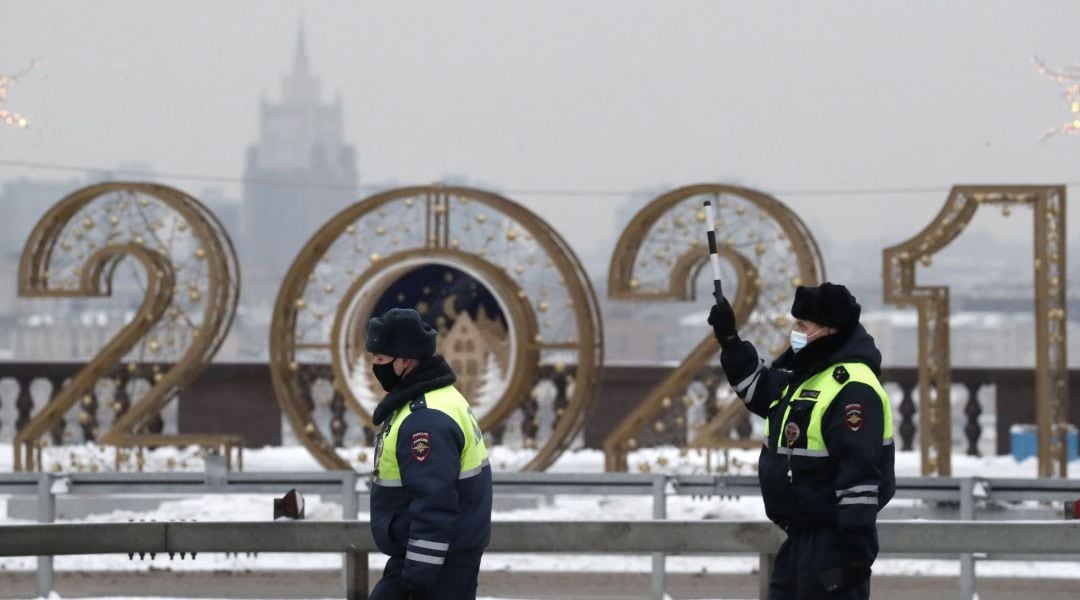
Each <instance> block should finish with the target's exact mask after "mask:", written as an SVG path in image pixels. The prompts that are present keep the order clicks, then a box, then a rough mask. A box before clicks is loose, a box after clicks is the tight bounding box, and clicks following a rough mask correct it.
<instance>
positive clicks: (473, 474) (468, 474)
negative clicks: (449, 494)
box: [458, 458, 490, 479]
mask: <svg viewBox="0 0 1080 600" xmlns="http://www.w3.org/2000/svg"><path fill="white" fill-rule="evenodd" d="M489 464H490V462H489V461H488V459H486V458H485V459H484V462H482V463H480V466H479V467H476V468H475V469H469V470H468V471H462V472H461V475H458V479H468V478H470V477H476V476H477V475H479V474H480V472H481V471H483V470H484V467H486V466H488V465H489Z"/></svg>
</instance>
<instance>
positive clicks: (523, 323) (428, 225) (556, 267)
mask: <svg viewBox="0 0 1080 600" xmlns="http://www.w3.org/2000/svg"><path fill="white" fill-rule="evenodd" d="M473 204H475V205H478V206H482V207H484V208H485V210H488V211H492V217H491V219H490V220H489V219H488V218H487V215H486V213H485V214H476V213H473V212H469V211H470V210H472V209H471V208H468V206H467V205H473ZM395 214H405V215H408V216H409V218H411V219H412V221H406V222H403V223H399V224H398V225H392V226H391V227H387V226H386V225H385V224H381V223H380V224H379V225H378V226H372V223H369V222H368V221H366V220H363V219H364V217H371V218H372V219H375V220H377V219H378V218H385V219H390V218H392V217H393V216H394V215H395ZM470 217H471V218H470ZM500 218H501V219H505V220H506V221H507V222H508V223H511V224H512V225H511V228H510V229H509V230H506V231H500V234H501V235H505V236H506V239H508V240H510V239H514V240H517V239H527V240H529V241H530V243H535V244H536V249H537V252H538V253H539V255H538V256H534V257H533V259H534V260H536V261H537V262H536V264H538V265H541V266H542V267H543V268H547V269H550V270H552V272H553V273H555V274H557V281H553V283H552V285H554V286H558V287H559V289H560V290H563V291H564V292H565V297H566V298H567V300H566V308H567V309H569V310H570V311H572V312H571V314H572V321H573V323H569V325H570V326H571V327H572V330H573V334H572V335H569V337H566V338H565V339H559V340H551V339H545V336H544V333H543V332H544V331H545V328H547V329H552V327H551V324H549V323H548V322H547V320H545V319H541V318H540V317H538V316H537V313H538V312H545V311H548V310H549V303H548V302H547V301H545V300H544V299H543V298H541V297H537V296H534V294H533V293H531V292H529V291H528V290H526V289H525V287H527V286H524V285H522V282H524V281H526V279H524V277H525V271H526V269H525V268H524V267H523V266H518V267H517V268H516V269H515V272H514V274H510V273H509V271H508V270H506V269H507V268H508V267H507V266H506V265H504V266H500V265H498V264H496V263H495V262H494V261H495V260H497V259H498V258H499V257H495V258H493V257H492V256H491V255H489V254H488V252H489V249H488V248H487V247H486V246H481V247H474V246H470V245H469V239H468V238H467V235H466V234H465V233H464V232H469V231H471V229H470V228H473V229H472V230H476V229H480V228H482V227H489V228H490V227H491V223H492V222H494V221H495V220H496V219H500ZM518 227H520V228H521V231H518V230H517V229H516V228H518ZM347 236H353V239H354V240H355V247H356V248H360V247H364V248H365V251H366V249H367V248H368V245H369V244H368V243H369V242H372V243H374V242H375V241H377V240H385V239H386V238H387V237H391V240H392V243H387V242H385V241H382V242H379V243H381V244H382V247H387V248H392V251H388V252H386V253H381V252H372V253H371V254H370V255H369V256H362V255H361V254H360V252H359V250H358V251H357V253H356V258H354V259H352V260H353V261H354V262H353V264H356V262H355V261H357V260H359V261H361V263H362V264H361V265H358V266H357V268H356V269H354V268H353V267H352V266H349V267H344V268H343V270H344V274H343V273H340V272H339V270H338V268H337V266H336V263H334V262H333V260H331V254H332V253H333V252H335V251H336V250H335V249H337V248H338V247H339V246H343V245H344V244H343V243H342V240H346V239H348V238H347ZM490 240H491V238H489V241H490ZM361 257H362V258H361ZM339 258H341V257H339ZM424 259H429V260H432V261H435V262H444V263H446V264H450V265H454V266H458V265H460V266H462V267H463V268H465V269H466V270H469V271H471V272H473V273H476V274H479V275H480V276H481V277H483V278H484V279H485V280H486V282H487V283H488V284H490V285H492V286H494V287H495V288H496V289H495V292H496V294H497V295H498V296H499V297H500V300H502V301H504V302H506V305H507V307H508V308H509V314H508V315H507V317H508V318H509V319H512V320H513V323H512V324H511V329H512V330H513V332H514V336H515V337H514V339H515V342H514V343H515V344H516V345H517V350H516V352H517V353H518V355H519V356H518V357H517V358H516V360H515V364H516V365H518V367H520V366H521V365H522V361H526V360H528V359H531V358H532V357H536V359H535V360H536V362H534V363H533V364H532V365H531V366H528V365H527V368H526V370H525V371H524V372H518V371H519V370H520V369H519V368H515V369H514V373H513V374H512V375H511V378H510V380H511V383H510V385H508V387H507V390H506V391H505V393H504V396H503V398H502V399H500V401H499V402H498V403H497V408H496V409H495V410H493V411H492V413H491V414H489V416H488V418H485V419H484V423H485V425H492V424H495V423H497V422H498V421H500V420H502V419H504V418H505V417H506V415H508V414H509V413H510V411H512V410H513V409H514V407H515V406H516V405H517V403H518V402H520V401H521V400H522V399H524V398H527V397H528V395H529V393H530V391H531V389H532V386H533V385H534V383H535V380H534V379H533V380H530V377H534V378H535V373H536V369H537V367H538V363H539V360H541V357H542V355H543V353H544V352H545V351H548V352H553V351H566V352H571V353H576V356H577V365H576V378H575V385H574V387H573V392H572V394H571V398H570V401H569V403H568V405H567V406H566V407H565V409H564V412H563V413H562V414H561V415H560V416H559V418H558V420H557V423H556V425H555V427H554V428H553V430H552V432H551V435H550V437H549V438H548V440H547V442H546V443H544V444H543V445H542V446H541V447H540V449H539V451H538V452H537V454H536V456H535V457H534V458H533V459H532V460H531V461H530V462H529V463H528V464H527V465H526V466H525V468H526V469H543V468H546V467H547V466H548V465H550V464H551V463H552V462H554V461H555V459H556V458H558V456H559V454H561V453H562V451H563V450H564V449H565V448H566V447H568V446H569V444H570V442H571V441H572V439H573V437H574V435H575V434H576V433H577V431H578V430H580V428H581V426H582V425H583V424H584V419H585V416H586V414H587V409H588V406H589V405H590V404H591V402H592V401H593V399H594V397H595V389H596V387H597V385H598V383H599V381H598V367H599V365H600V364H601V363H602V361H603V333H602V326H601V320H600V314H599V310H598V308H597V304H596V298H595V295H594V293H593V290H592V287H591V284H590V283H589V280H588V277H587V275H586V273H585V270H584V269H583V268H582V266H581V264H580V262H579V261H578V260H577V258H576V257H575V256H574V254H573V251H572V250H571V249H570V247H569V246H568V245H567V244H566V242H565V241H563V239H562V238H561V237H560V236H559V234H558V233H557V232H556V231H555V230H554V229H552V228H551V227H550V226H549V225H548V224H547V223H545V222H544V221H543V220H542V219H540V218H539V217H537V216H536V215H535V214H533V213H532V212H531V211H529V210H527V209H525V208H524V207H522V206H520V205H518V204H516V203H514V202H512V201H511V200H509V199H507V198H504V197H502V196H499V195H496V194H493V193H490V192H486V191H482V190H476V189H471V188H464V187H451V186H446V187H444V186H423V187H408V188H399V189H395V190H390V191H387V192H383V193H380V194H376V195H374V196H371V197H369V198H367V199H364V200H362V201H359V202H357V203H356V204H353V205H352V206H350V207H348V208H346V209H345V210H343V211H341V212H340V213H338V214H337V215H336V216H334V217H333V218H331V219H330V220H329V221H328V222H327V223H326V225H324V226H323V227H322V228H321V229H320V230H319V231H318V232H317V233H315V235H314V236H312V238H311V239H310V240H309V241H308V243H307V244H306V245H305V246H304V248H303V249H302V250H301V251H300V253H299V254H298V255H297V257H296V259H295V260H294V262H293V264H292V266H291V267H290V269H289V271H288V273H287V274H286V276H285V279H284V281H283V282H282V285H281V289H280V291H279V293H278V298H277V302H276V304H275V308H274V318H273V323H272V325H271V332H270V366H271V374H272V376H273V383H274V388H275V391H276V392H277V396H278V401H279V403H280V404H281V407H282V410H283V411H284V412H285V414H286V415H287V416H288V418H289V422H290V424H291V425H292V426H293V428H294V430H295V431H296V432H297V434H298V437H299V439H300V440H301V442H302V443H303V444H304V446H305V447H306V448H307V449H308V451H309V452H311V454H312V456H314V457H315V459H316V460H318V461H319V463H320V464H321V465H323V466H324V467H325V468H328V469H346V468H351V467H350V465H349V463H348V462H347V461H345V460H344V459H342V458H341V457H340V456H339V455H338V454H337V453H336V452H335V451H334V449H333V447H332V446H331V444H330V443H329V442H328V441H327V438H326V436H325V435H324V433H323V431H322V430H321V429H320V427H319V426H318V425H317V424H316V423H315V422H314V420H313V418H312V414H311V408H310V407H309V405H308V404H307V401H306V395H305V390H304V389H303V381H302V380H301V377H300V372H301V370H302V365H303V364H305V361H307V360H318V361H326V362H332V363H333V373H334V379H335V381H334V386H335V389H337V390H338V391H339V392H340V393H342V394H343V395H344V396H345V398H346V399H347V405H348V406H349V407H350V408H351V409H352V411H354V412H356V413H357V415H358V417H359V418H360V419H361V420H363V421H364V425H365V426H368V427H370V417H369V415H367V414H366V411H363V410H362V409H361V410H358V409H360V408H361V407H360V406H359V402H358V401H357V400H356V399H355V397H353V396H352V392H351V391H350V390H349V386H348V385H346V384H345V383H344V381H343V373H344V370H343V365H342V364H341V361H342V359H343V358H344V354H343V352H342V351H341V348H342V347H343V343H344V342H343V337H342V336H345V335H347V334H348V332H349V328H350V327H351V326H352V325H350V323H352V320H353V319H356V318H359V317H360V316H362V315H361V312H362V311H358V310H357V308H359V304H358V303H365V302H372V301H371V300H368V299H366V298H361V299H357V298H355V296H356V295H357V294H359V293H360V292H361V290H364V292H365V293H367V291H368V287H370V283H369V282H372V283H373V282H376V281H377V280H378V279H381V278H383V277H384V276H385V275H386V274H388V273H391V272H393V271H394V270H396V269H397V268H398V267H399V266H400V267H401V268H407V265H415V264H416V261H418V260H424ZM399 263H400V265H399ZM320 265H323V266H322V269H323V272H324V273H323V274H322V275H320V271H319V270H318V268H319V266H320ZM357 271H359V272H357ZM326 273H329V274H326ZM515 275H516V277H515ZM323 276H326V277H330V276H334V277H337V279H336V280H335V281H337V282H339V283H340V282H341V281H342V279H345V283H347V285H336V284H331V283H327V284H325V285H324V286H323V287H322V289H321V290H322V291H321V295H320V290H319V289H316V288H317V286H316V285H315V284H316V282H317V281H319V278H320V277H323ZM365 286H367V287H365ZM327 290H329V291H327ZM342 290H345V291H344V292H342ZM315 302H320V304H319V306H320V307H326V311H331V310H332V311H333V313H334V318H333V320H332V321H331V323H332V326H331V327H330V329H329V331H324V330H323V328H322V327H310V329H314V331H315V333H314V335H315V336H316V339H315V340H314V341H313V340H312V339H310V337H305V336H307V335H308V334H307V331H308V328H306V327H308V325H305V323H307V321H303V322H302V320H303V319H304V318H309V317H308V316H305V315H315V320H317V321H319V322H325V321H324V318H325V317H326V316H327V312H324V311H323V309H322V308H320V309H319V312H318V314H315V313H314V309H313V308H312V306H313V305H314V304H315ZM365 306H367V304H365ZM554 325H555V326H556V328H557V327H558V326H563V325H567V323H555V324H554ZM536 331H540V333H535V332H536ZM301 334H304V335H301ZM530 336H531V337H530ZM308 355H312V356H315V358H312V359H309V358H304V357H305V356H308Z"/></svg>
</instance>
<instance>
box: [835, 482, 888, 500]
mask: <svg viewBox="0 0 1080 600" xmlns="http://www.w3.org/2000/svg"><path fill="white" fill-rule="evenodd" d="M866 492H873V493H875V494H877V492H878V486H877V485H875V484H867V485H857V486H854V487H849V488H848V489H846V490H836V495H837V497H840V496H853V495H855V494H865V493H866Z"/></svg>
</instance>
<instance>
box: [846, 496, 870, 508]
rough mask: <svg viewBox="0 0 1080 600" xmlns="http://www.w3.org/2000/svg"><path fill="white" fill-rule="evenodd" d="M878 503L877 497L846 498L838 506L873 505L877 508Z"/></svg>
mask: <svg viewBox="0 0 1080 600" xmlns="http://www.w3.org/2000/svg"><path fill="white" fill-rule="evenodd" d="M877 503H878V500H877V496H848V497H846V498H841V499H840V502H838V503H837V504H839V505H844V504H873V505H874V506H877Z"/></svg>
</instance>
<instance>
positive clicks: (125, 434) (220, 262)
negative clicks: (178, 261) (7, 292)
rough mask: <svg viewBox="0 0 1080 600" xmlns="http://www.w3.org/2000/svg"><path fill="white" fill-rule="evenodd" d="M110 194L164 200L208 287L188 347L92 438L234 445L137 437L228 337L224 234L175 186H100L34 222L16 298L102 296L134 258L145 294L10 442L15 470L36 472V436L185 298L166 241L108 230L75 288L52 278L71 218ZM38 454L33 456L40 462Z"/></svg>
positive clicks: (235, 278) (229, 276)
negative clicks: (195, 251) (119, 236)
mask: <svg viewBox="0 0 1080 600" xmlns="http://www.w3.org/2000/svg"><path fill="white" fill-rule="evenodd" d="M114 194H119V195H124V194H128V195H131V196H132V197H135V196H142V197H143V198H144V200H142V201H145V202H147V203H149V200H147V199H146V198H151V199H153V200H155V201H158V202H161V203H162V204H164V205H165V206H166V207H167V208H168V209H169V210H170V211H171V212H172V214H174V215H175V216H176V217H177V218H178V219H179V220H180V221H181V222H182V223H184V227H185V228H186V227H190V228H191V235H192V237H193V238H194V239H195V240H196V241H198V243H199V244H200V250H199V252H200V253H201V260H205V261H206V263H207V267H206V271H207V276H208V277H207V279H208V280H207V281H206V282H205V285H206V294H205V295H206V298H205V302H204V305H205V309H204V311H203V315H202V321H201V325H200V326H199V327H197V328H195V329H193V330H192V333H191V343H190V345H189V346H188V347H187V350H186V351H185V352H184V353H183V355H182V356H181V358H180V359H179V360H178V361H177V362H176V363H175V364H174V365H172V367H171V368H170V369H168V370H167V371H164V372H161V373H159V375H158V376H156V377H155V380H154V382H153V385H152V387H151V388H150V389H149V390H148V391H147V392H146V395H145V396H144V397H143V398H142V400H141V401H140V402H139V403H138V404H136V405H135V406H133V407H132V409H131V410H129V411H127V412H125V413H124V414H123V415H122V416H120V417H118V419H117V420H116V422H115V423H114V424H113V426H112V428H111V429H110V430H109V431H107V432H105V433H104V434H103V435H101V436H99V439H98V441H99V442H100V443H102V444H108V445H115V446H160V445H181V444H189V443H199V444H205V445H212V444H213V445H220V446H223V447H225V448H226V452H228V449H229V448H230V447H231V446H234V445H235V444H236V442H237V439H238V438H237V437H236V436H202V435H200V436H167V435H145V434H143V433H140V432H139V429H140V427H141V426H142V424H143V423H144V421H146V420H147V418H149V417H151V416H153V415H154V414H156V413H157V412H159V411H160V410H161V409H162V408H164V406H165V405H166V404H167V403H168V402H169V401H171V400H172V399H173V398H175V397H176V394H177V393H178V392H179V390H180V389H181V388H183V387H184V386H185V385H186V384H187V383H189V382H190V381H192V380H193V379H195V378H196V377H197V376H198V375H199V373H201V372H202V370H203V369H204V368H205V367H206V365H207V364H208V363H209V362H210V360H211V359H212V358H213V356H214V354H215V353H216V352H217V350H218V348H219V347H220V345H221V343H222V341H223V340H224V339H225V335H226V334H227V333H228V330H229V327H230V325H231V323H232V319H233V316H234V314H235V311H236V301H237V297H238V295H239V267H238V265H237V261H236V254H235V252H234V250H233V247H232V242H231V241H230V239H229V237H228V234H227V233H226V232H225V229H224V227H223V226H222V225H221V223H220V222H219V221H218V220H217V219H216V218H215V217H214V216H213V214H212V213H210V211H209V210H208V209H206V207H205V206H203V205H202V204H201V203H200V202H199V201H198V200H196V199H195V198H193V197H191V196H188V195H187V194H185V193H183V192H181V191H179V190H177V189H174V188H171V187H167V186H163V185H157V184H149V183H128V182H113V183H102V184H98V185H93V186H89V187H85V188H82V189H79V190H76V191H75V192H73V193H71V194H70V195H68V196H67V197H65V198H63V199H62V200H60V201H59V202H57V203H56V204H55V205H53V207H52V208H51V209H49V211H47V212H46V213H45V215H44V216H43V217H42V218H41V219H40V220H39V222H38V224H37V225H36V226H35V227H34V229H33V231H32V232H31V233H30V237H29V238H28V239H27V242H26V245H25V247H24V249H23V253H22V257H21V259H20V262H19V295H20V296H22V297H69V298H71V297H88V296H109V295H111V293H112V289H111V283H112V279H113V273H114V270H115V268H116V266H117V264H119V263H120V261H121V260H123V259H124V258H125V257H128V256H131V257H134V258H136V259H137V260H138V261H139V263H140V264H141V265H142V266H143V268H144V270H145V271H146V277H147V285H146V290H145V296H144V299H143V302H142V304H141V305H140V307H139V309H138V311H137V313H136V316H135V319H134V320H133V321H132V322H131V323H129V324H128V325H126V326H125V327H123V328H122V329H121V331H120V333H119V334H118V335H117V336H115V337H114V338H113V339H112V340H110V342H109V343H108V344H106V345H105V347H104V348H102V350H101V351H100V352H98V354H97V356H95V357H94V359H93V360H91V361H90V363H89V364H87V365H86V366H85V367H84V368H83V369H81V370H80V371H79V373H78V374H76V376H75V377H74V378H73V380H72V381H71V383H69V384H68V385H67V386H65V387H63V388H62V389H60V390H58V391H57V392H56V395H55V396H54V397H53V398H52V400H51V401H50V402H49V404H48V405H46V406H45V407H44V408H43V409H42V410H40V411H39V412H38V413H37V414H36V415H34V417H33V418H32V419H31V420H30V421H29V422H28V423H27V424H26V426H25V427H23V429H22V430H20V431H19V432H18V433H17V434H16V436H15V440H14V443H13V446H14V449H15V469H16V470H22V469H26V470H31V469H34V468H41V461H40V448H41V445H42V444H43V439H42V436H44V435H45V434H46V433H47V432H48V431H49V430H50V429H51V428H52V427H53V425H54V424H55V423H56V422H58V421H59V420H60V419H62V418H63V416H64V414H65V413H66V412H67V411H68V410H69V409H70V408H71V407H72V406H74V404H75V403H76V402H77V401H78V400H79V399H80V398H82V397H83V396H85V395H86V394H89V393H91V392H92V391H93V388H94V385H95V384H96V382H97V381H98V380H99V379H101V378H102V377H105V376H107V375H108V374H109V373H111V372H115V371H116V370H117V369H118V368H119V367H120V366H121V363H122V362H123V360H124V357H125V356H126V355H127V354H128V352H129V351H131V350H132V349H133V348H134V347H135V346H136V344H138V343H139V341H140V340H142V339H143V338H144V337H145V336H146V335H147V334H148V333H149V332H150V331H151V330H152V329H153V328H154V327H155V326H156V325H157V323H158V322H159V321H161V320H162V318H163V316H164V314H165V312H166V311H167V310H168V309H170V307H176V303H175V302H174V296H175V295H176V294H181V293H186V289H185V288H180V287H179V286H177V285H176V276H175V267H174V264H173V258H172V257H171V256H168V255H166V254H165V253H164V252H166V251H167V249H165V248H164V245H163V244H159V246H158V249H154V248H151V247H150V246H151V244H149V243H148V241H147V240H142V239H139V240H137V241H134V242H128V243H117V242H115V241H112V238H113V237H114V236H112V235H111V234H110V236H109V238H107V239H108V242H107V243H106V244H105V245H103V246H101V247H98V248H97V249H96V250H94V251H93V253H92V254H91V255H90V256H89V257H88V258H87V259H86V260H85V262H83V263H82V264H79V265H76V266H75V267H74V269H73V272H74V273H77V275H78V285H77V286H75V287H71V286H65V285H64V284H62V283H60V282H59V280H58V278H57V277H56V275H57V271H59V270H61V267H60V266H59V264H58V258H59V257H60V256H62V255H63V254H65V253H66V252H68V251H69V248H68V247H66V246H70V244H69V242H67V241H65V240H66V238H64V235H65V232H67V231H69V229H70V228H73V227H78V226H79V224H78V223H76V222H75V221H77V220H78V218H79V216H80V215H82V214H84V213H83V212H82V211H84V210H85V209H87V208H88V207H90V206H91V205H92V204H93V203H94V202H95V201H97V200H99V199H102V198H107V197H109V196H110V195H114ZM144 206H145V205H144ZM86 219H89V217H86ZM119 225H125V224H124V223H121V222H119V221H117V222H116V223H114V226H119ZM127 225H130V224H127ZM85 226H87V229H89V228H92V227H93V222H92V221H89V222H86V223H85ZM77 237H81V235H79V236H77ZM159 242H160V240H159ZM90 247H91V248H93V247H92V246H90ZM194 285H197V284H194ZM189 438H190V439H189ZM35 450H36V452H35ZM35 456H37V457H38V460H37V461H35ZM35 462H36V463H37V464H36V465H35Z"/></svg>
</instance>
